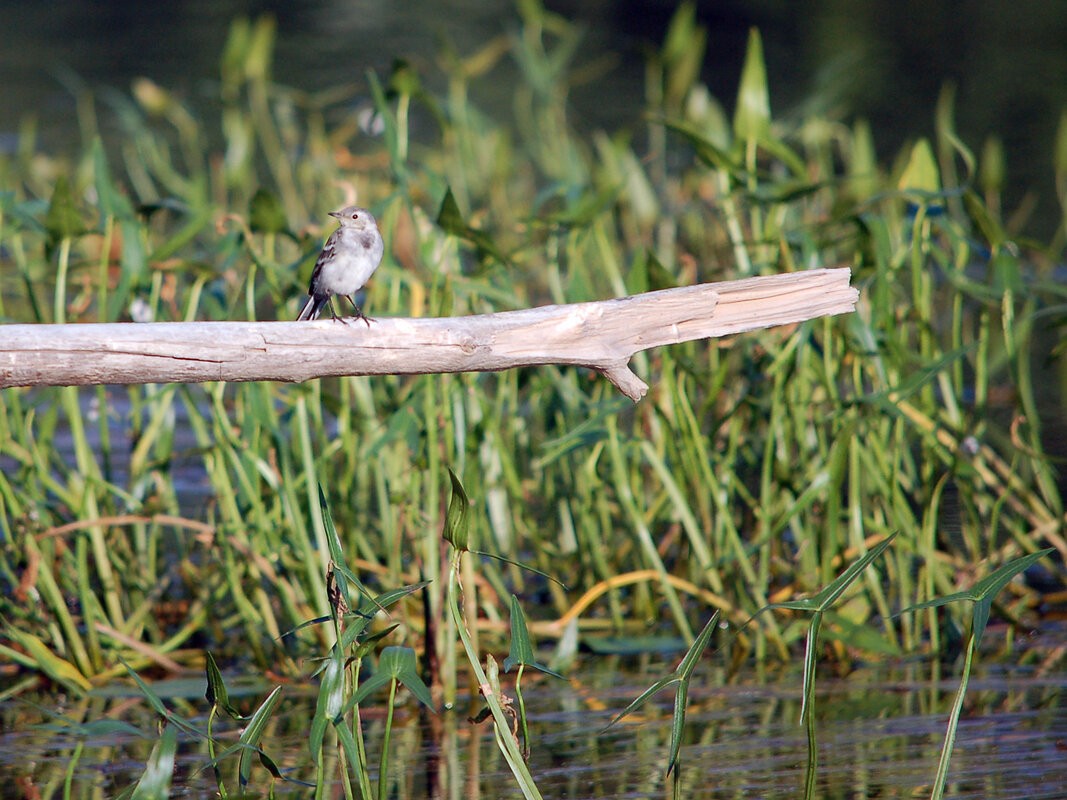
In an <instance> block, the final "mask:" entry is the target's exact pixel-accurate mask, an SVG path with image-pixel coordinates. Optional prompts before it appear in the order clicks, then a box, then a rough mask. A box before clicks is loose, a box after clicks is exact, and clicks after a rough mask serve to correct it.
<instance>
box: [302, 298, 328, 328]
mask: <svg viewBox="0 0 1067 800" xmlns="http://www.w3.org/2000/svg"><path fill="white" fill-rule="evenodd" d="M329 299H330V298H329V295H325V296H322V297H320V296H318V295H314V294H313V295H311V297H309V298H308V301H307V302H306V303H304V308H303V310H302V311H301V312H300V316H299V317H297V318H296V321H297V322H303V321H304V320H308V319H318V316H319V314H320V313H322V309H323V308H324V307H325V306H326V302H327V301H328V300H329Z"/></svg>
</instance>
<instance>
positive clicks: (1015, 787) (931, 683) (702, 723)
mask: <svg viewBox="0 0 1067 800" xmlns="http://www.w3.org/2000/svg"><path fill="white" fill-rule="evenodd" d="M624 666H625V665H624V664H623V662H620V661H618V660H617V659H613V658H598V659H597V663H595V664H594V663H586V664H584V665H582V667H581V669H580V670H578V674H580V675H582V676H583V677H582V680H581V681H573V682H572V683H571V684H569V685H568V684H564V683H562V682H560V681H558V680H555V679H547V678H546V679H541V680H535V681H531V685H529V686H528V687H527V688H525V689H524V696H525V697H526V703H527V707H528V710H529V711H530V713H531V719H530V721H531V734H532V737H533V743H534V747H533V753H532V756H531V760H530V766H531V771H532V773H533V775H534V776H535V778H536V779H537V782H538V786H539V788H540V790H541V792H542V793H543V795H544V796H545V797H546V798H553V797H568V798H585V797H588V798H604V797H630V798H644V797H648V798H653V797H655V798H659V797H663V796H664V794H665V792H666V791H669V790H668V789H665V786H664V778H663V773H664V770H665V768H666V759H667V756H668V753H667V745H668V741H669V737H670V720H671V694H670V693H669V692H667V693H664V694H663V695H662V696H660V697H658V698H657V700H658V702H657V703H653V704H650V705H648V706H646V707H645V708H644V709H643V712H644V713H643V715H642V716H640V717H634V718H631V719H629V720H627V721H625V722H623V723H621V724H619V725H617V726H616V727H613V728H611V729H610V730H608V731H606V732H604V731H603V728H604V726H605V725H606V724H607V723H608V722H609V721H610V719H611V718H612V716H613V715H614V714H615V713H617V712H618V710H620V709H621V708H623V707H624V706H625V705H626V704H627V703H628V702H629V700H631V699H632V698H633V697H634V696H636V695H637V694H638V693H640V691H641V690H642V689H643V688H644V687H645V686H646V685H648V684H649V683H651V682H652V680H654V677H653V676H652V675H650V674H634V673H626V672H620V669H622V668H623V667H624ZM1057 669H1058V672H1057V673H1055V674H1051V675H1046V674H1041V673H1039V672H1038V671H1037V670H1034V669H1031V668H1023V667H994V668H989V669H984V670H980V671H979V672H978V673H977V674H976V676H975V677H974V678H973V679H972V681H971V686H970V690H969V694H968V706H967V709H966V711H965V715H964V720H963V722H962V724H961V727H960V732H959V738H958V740H957V744H956V749H955V751H954V754H953V757H952V764H951V770H950V778H949V792H948V796H951V797H957V798H962V797H976V798H978V797H980V798H984V800H996V799H997V798H1014V797H1020V798H1021V797H1026V798H1049V799H1050V800H1051V799H1052V798H1061V797H1062V796H1063V794H1062V787H1063V786H1065V785H1067V758H1065V757H1064V750H1065V748H1067V714H1065V713H1064V710H1065V705H1067V703H1065V689H1067V674H1065V672H1064V670H1063V665H1062V663H1060V664H1059V665H1058V667H1057ZM929 670H930V666H929V665H928V664H917V663H916V664H910V665H905V666H896V667H892V668H890V667H879V668H876V669H869V670H863V671H860V672H857V673H854V674H853V675H852V676H850V677H849V678H847V679H835V680H820V681H819V683H818V689H819V693H818V697H817V709H818V714H817V716H818V726H817V728H818V737H819V789H818V796H820V797H823V798H836V797H841V798H846V797H847V798H875V797H877V798H897V797H900V798H904V797H913V796H916V793H919V794H922V793H923V792H924V791H928V790H929V789H928V787H929V784H930V782H931V781H932V780H933V776H934V773H935V771H936V767H937V760H938V755H939V752H940V748H941V741H942V737H943V736H944V731H945V722H946V716H947V709H948V706H949V704H950V703H951V700H952V695H953V693H954V692H955V689H956V683H955V682H954V680H952V679H951V678H944V679H940V680H935V679H932V678H931V676H930V672H929ZM620 675H623V676H624V679H623V680H620ZM698 677H699V680H698V681H697V682H696V684H695V685H694V688H693V691H692V692H691V694H690V710H689V714H688V718H687V719H688V724H687V730H686V735H685V739H684V744H683V747H682V750H681V762H680V763H681V773H680V774H681V781H682V796H684V797H687V798H715V797H724V796H731V797H738V796H742V797H761V798H790V800H792V798H796V797H798V796H799V795H800V794H801V793H802V790H803V781H804V770H805V759H806V750H807V745H806V741H805V738H804V731H803V728H802V727H801V726H800V724H799V722H798V719H799V714H800V688H799V687H800V676H799V674H798V673H794V672H793V671H790V672H789V673H788V674H783V675H778V676H774V677H773V678H770V679H768V680H766V681H764V682H761V683H757V682H748V681H745V680H741V681H739V682H736V683H731V684H728V685H724V684H723V676H722V674H721V673H720V672H719V671H717V670H705V671H704V672H703V673H702V674H699V673H698ZM528 679H529V678H528ZM623 682H625V684H626V685H622V684H623ZM155 688H157V689H158V690H159V691H160V693H161V694H163V695H164V696H165V697H166V698H167V703H168V705H169V706H170V707H172V708H175V709H176V710H178V711H179V712H180V713H185V714H187V715H190V716H191V714H192V711H193V710H194V709H196V710H200V711H202V710H203V706H204V702H203V700H202V698H201V697H199V696H198V695H199V693H200V692H202V690H203V684H202V683H201V681H200V680H199V679H197V678H193V679H189V680H185V681H182V682H179V683H172V684H157V685H156V687H155ZM269 688H270V687H268V686H246V687H245V691H244V692H241V691H235V694H236V695H238V702H243V703H244V704H245V705H246V707H247V708H249V709H250V708H251V707H252V705H254V704H255V703H256V702H258V700H259V699H261V698H262V697H263V696H264V695H265V694H266V692H267V691H268V690H269ZM242 694H243V695H244V696H243V697H241V695H242ZM285 697H286V699H285V701H284V705H283V707H282V708H281V710H280V713H278V714H277V715H276V716H275V718H274V719H273V720H272V722H271V725H270V728H269V729H268V731H267V732H266V734H265V736H264V738H263V742H264V744H265V749H266V750H267V751H268V752H269V754H270V755H271V756H272V757H273V758H274V759H275V760H276V762H277V763H278V764H279V766H281V767H282V768H283V769H285V770H291V771H290V772H287V774H288V775H289V776H290V777H292V778H296V779H299V780H303V781H309V782H313V781H314V772H313V770H312V769H311V765H310V764H309V763H308V762H309V757H308V754H307V731H308V714H309V709H310V708H311V707H312V706H313V705H314V695H313V693H312V692H311V691H310V690H309V689H308V688H307V687H304V688H302V689H301V688H295V687H287V689H286V690H285ZM183 698H184V699H183ZM45 704H49V701H47V700H46V701H45ZM145 709H146V704H145V703H144V702H142V701H140V700H139V699H137V698H136V697H135V696H133V695H131V696H129V697H126V698H114V697H112V698H106V699H105V698H95V699H92V700H89V701H85V702H84V703H81V704H75V705H73V706H69V707H67V708H65V709H64V710H63V717H64V718H66V719H68V720H69V719H81V718H84V719H86V720H90V721H92V720H95V721H97V727H96V728H95V729H93V730H90V731H87V735H86V736H84V737H79V736H77V735H73V734H72V733H71V732H70V731H69V730H65V729H64V727H63V726H62V725H60V724H58V722H57V720H55V719H52V718H50V717H49V715H47V714H45V713H42V712H41V711H40V710H39V709H37V708H34V707H32V706H30V705H28V704H26V703H24V702H8V703H6V704H5V705H4V706H3V707H2V714H3V723H4V725H3V728H4V730H5V731H6V733H4V734H3V735H0V775H4V776H9V777H6V778H4V779H2V780H0V795H2V796H5V797H7V796H20V795H19V794H17V793H13V788H14V787H15V786H17V785H26V786H29V785H33V786H36V787H38V788H40V789H44V788H45V787H46V786H58V785H61V783H62V780H63V779H64V777H65V775H66V773H67V770H68V769H69V770H70V771H71V774H72V780H73V787H74V790H73V792H72V796H73V797H75V798H78V797H89V796H92V793H93V792H100V793H102V794H103V795H105V796H106V795H110V794H112V793H115V792H117V791H119V790H121V788H123V787H125V786H127V785H129V784H131V783H132V782H133V781H135V780H136V778H137V776H138V775H139V773H140V771H141V769H142V765H143V763H144V760H145V759H146V758H147V756H148V753H149V751H150V749H151V746H152V744H153V739H152V738H151V735H152V732H153V731H154V728H155V726H154V722H153V720H152V718H151V716H150V715H148V714H147V713H146V710H145ZM467 715H468V709H466V708H460V709H457V710H454V711H451V712H447V713H444V714H442V715H440V716H438V717H432V716H426V715H422V714H420V713H419V712H418V711H417V710H416V709H415V707H414V704H413V703H411V704H408V705H407V706H406V707H405V708H404V709H403V710H402V711H401V713H400V715H399V717H398V719H397V721H396V723H395V725H394V728H393V747H392V751H391V754H390V758H391V761H390V764H391V765H392V766H391V768H390V770H389V774H390V777H391V784H390V795H391V796H394V797H399V798H412V797H418V798H421V797H466V798H498V797H518V796H520V793H519V791H518V789H517V788H516V786H515V783H514V781H513V779H512V777H511V774H510V772H509V771H508V769H507V767H506V765H505V764H504V763H503V761H502V760H501V759H500V758H499V757H498V754H497V750H496V746H495V744H494V742H493V739H492V735H491V729H490V727H489V726H487V725H484V726H477V727H475V726H472V725H471V724H470V723H469V722H468V721H467V719H466V717H467ZM101 720H126V721H128V722H130V723H132V724H134V725H136V726H137V727H138V728H140V729H141V730H143V731H146V732H148V733H149V737H148V738H141V737H137V736H134V735H131V733H130V730H131V729H130V728H128V727H123V728H112V727H105V726H103V725H101V724H100V722H99V721H101ZM197 722H198V724H199V725H200V726H203V725H205V724H206V723H205V720H204V719H203V718H200V719H199V720H197ZM111 724H113V725H119V723H118V722H114V723H111ZM364 725H365V730H366V740H367V744H368V749H369V751H370V752H369V753H368V756H369V762H370V763H371V764H372V765H376V764H377V763H378V752H377V749H376V748H377V743H378V742H380V741H381V738H382V734H383V726H384V720H383V719H382V717H381V715H380V710H376V709H373V708H371V709H369V711H368V713H366V714H365V715H364ZM15 731H18V733H16V732H15ZM222 738H223V739H224V742H225V743H226V744H228V743H230V742H232V741H233V740H235V738H236V731H235V730H234V729H232V728H231V729H230V733H229V734H227V735H224V736H223V737H222ZM79 741H80V742H81V743H82V745H83V746H84V747H83V749H82V750H81V751H80V753H79V754H78V757H77V758H76V759H75V758H74V756H75V748H76V746H77V745H78V742H79ZM327 751H328V752H329V753H331V755H332V756H334V757H335V756H336V750H335V749H333V748H329V747H328V748H327ZM207 762H208V755H207V747H206V744H205V743H204V742H202V741H196V740H191V739H190V738H189V737H184V740H183V744H182V746H181V749H180V751H179V767H178V770H177V772H176V775H175V789H176V793H181V794H185V795H188V796H205V797H206V796H209V795H211V794H213V793H214V791H215V784H214V781H213V778H212V775H211V770H210V768H208V767H206V765H207ZM330 769H331V770H332V771H331V773H330V774H334V775H336V770H337V766H336V762H335V763H334V764H333V765H332V766H331V767H330ZM222 770H223V775H224V777H225V779H226V780H227V781H228V782H229V783H230V788H231V789H234V788H236V770H237V767H236V761H235V760H231V761H229V762H226V763H224V764H223V768H222ZM375 779H376V778H375ZM4 781H6V782H7V783H4ZM20 782H22V783H20ZM269 783H270V779H269V776H268V775H267V773H266V771H264V770H262V769H260V768H258V767H257V768H256V771H255V772H254V773H253V779H252V783H251V784H250V786H249V789H251V790H254V791H257V792H260V793H264V794H265V793H266V791H267V790H268V788H269ZM275 790H276V792H277V794H278V796H283V797H298V796H307V793H308V790H307V789H306V788H304V787H301V786H299V785H297V784H295V783H287V784H279V785H277V786H276V787H275ZM331 796H340V786H339V785H338V786H336V787H335V791H334V792H332V793H331Z"/></svg>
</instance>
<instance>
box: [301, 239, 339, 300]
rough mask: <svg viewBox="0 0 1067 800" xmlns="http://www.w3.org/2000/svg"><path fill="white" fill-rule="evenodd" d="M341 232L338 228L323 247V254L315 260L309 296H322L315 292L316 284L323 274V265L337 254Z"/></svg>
mask: <svg viewBox="0 0 1067 800" xmlns="http://www.w3.org/2000/svg"><path fill="white" fill-rule="evenodd" d="M340 231H341V229H340V228H338V229H337V230H335V231H334V232H333V233H331V234H330V238H328V239H327V240H326V244H324V245H323V246H322V252H320V253H319V257H318V258H317V259H315V269H313V270H312V271H311V286H310V287H309V288H308V294H322V292H316V291H315V283H316V282H317V281H318V279H319V273H320V272H322V265H323V264H325V263H326V262H328V261H329V260H330V259H332V258H333V257H334V254H335V253H336V252H337V240H338V238H339V237H338V233H340Z"/></svg>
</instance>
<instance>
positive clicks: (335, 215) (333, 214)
mask: <svg viewBox="0 0 1067 800" xmlns="http://www.w3.org/2000/svg"><path fill="white" fill-rule="evenodd" d="M326 213H327V214H329V215H330V216H331V217H333V218H334V219H340V218H341V212H340V211H327V212H326Z"/></svg>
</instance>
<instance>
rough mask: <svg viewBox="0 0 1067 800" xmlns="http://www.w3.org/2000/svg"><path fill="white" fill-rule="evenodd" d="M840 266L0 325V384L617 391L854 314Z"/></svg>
mask: <svg viewBox="0 0 1067 800" xmlns="http://www.w3.org/2000/svg"><path fill="white" fill-rule="evenodd" d="M849 276H850V271H849V270H848V269H845V268H842V269H817V270H810V271H807V272H792V273H787V274H783V275H771V276H768V277H758V278H744V279H741V280H736V281H726V282H722V283H705V284H701V285H698V286H687V287H682V288H679V289H665V290H663V291H659V292H648V293H647V294H640V295H635V296H633V297H624V298H621V299H618V300H603V301H599V302H593V303H575V304H572V305H564V306H543V307H541V308H531V309H525V310H522V311H506V312H502V313H498V314H483V315H479V316H470V317H447V318H437V319H401V318H379V319H376V320H374V321H373V322H372V323H371V325H370V326H369V327H368V326H367V325H365V324H363V323H362V322H357V321H355V320H349V321H348V324H342V323H340V322H335V321H333V320H319V321H316V322H149V323H109V324H71V325H15V324H13V325H3V326H0V387H8V386H72V385H82V384H98V383H104V384H125V383H195V382H200V381H261V380H271V381H306V380H309V379H311V378H320V377H326V376H335V375H387V374H405V375H412V374H420V373H435V372H490V371H496V370H503V369H512V368H514V367H528V366H536V365H541V364H568V365H574V366H582V367H589V368H590V369H594V370H596V371H597V372H599V373H601V374H602V375H604V376H605V377H607V379H608V380H610V381H611V382H612V383H613V384H615V386H617V387H618V388H619V390H620V391H621V392H622V393H623V394H625V395H626V396H627V397H629V398H631V399H633V400H635V401H636V400H639V399H640V398H641V397H642V396H644V394H645V392H646V391H647V389H648V387H647V386H646V385H645V383H644V382H642V381H641V379H640V378H638V377H637V376H636V375H634V374H633V372H631V371H630V369H629V368H628V367H627V362H628V361H629V360H630V357H631V356H632V355H633V354H634V353H636V352H638V351H640V350H647V349H649V348H651V347H659V346H661V345H665V344H675V343H678V342H687V341H691V340H694V339H706V338H710V337H713V336H724V335H729V334H735V333H740V332H742V331H749V330H754V329H756V328H766V327H770V326H772V325H784V324H787V323H793V322H802V321H804V320H807V319H812V318H814V317H820V316H828V315H831V314H843V313H846V312H849V311H853V310H854V308H855V304H856V300H857V298H858V293H857V292H856V290H855V289H853V288H852V287H851V286H849Z"/></svg>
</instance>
